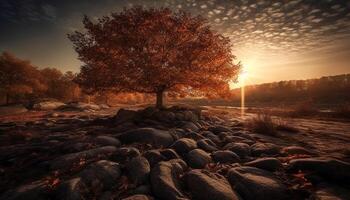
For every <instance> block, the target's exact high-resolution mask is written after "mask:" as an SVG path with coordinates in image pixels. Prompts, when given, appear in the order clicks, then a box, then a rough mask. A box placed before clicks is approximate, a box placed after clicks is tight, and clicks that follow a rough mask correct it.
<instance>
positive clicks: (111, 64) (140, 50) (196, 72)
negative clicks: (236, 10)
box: [68, 7, 240, 106]
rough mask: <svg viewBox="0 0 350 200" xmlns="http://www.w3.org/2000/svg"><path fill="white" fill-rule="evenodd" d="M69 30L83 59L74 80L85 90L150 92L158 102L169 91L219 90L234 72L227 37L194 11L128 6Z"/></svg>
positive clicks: (203, 92)
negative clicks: (174, 11)
mask: <svg viewBox="0 0 350 200" xmlns="http://www.w3.org/2000/svg"><path fill="white" fill-rule="evenodd" d="M83 24H84V27H85V29H86V31H85V32H78V31H76V32H75V33H73V34H69V36H68V37H69V38H70V40H71V41H72V42H73V44H74V47H75V50H76V51H77V52H78V54H79V59H80V60H81V61H83V62H84V63H85V65H84V66H82V67H81V72H80V74H79V75H78V77H77V79H76V80H77V82H78V83H79V84H80V85H81V86H82V87H83V88H85V90H87V91H102V90H113V91H117V92H141V93H156V94H157V106H162V97H163V93H164V92H168V93H169V94H170V95H194V96H217V95H219V96H223V95H225V94H226V93H227V91H228V90H229V82H230V81H233V80H235V79H236V78H237V74H238V71H239V68H240V66H239V65H238V64H235V63H234V59H235V56H234V55H233V54H232V52H231V51H232V49H231V48H232V46H231V43H230V40H229V39H228V38H227V37H224V36H222V35H221V34H219V33H217V32H215V31H214V30H212V29H211V27H210V26H209V25H208V23H207V21H206V20H205V19H203V18H201V17H200V16H196V17H193V16H191V15H190V14H188V13H185V12H178V13H173V12H172V11H171V10H170V9H167V8H160V9H148V10H145V9H143V8H141V7H134V8H130V9H124V10H123V11H122V12H120V13H112V14H111V15H110V16H105V17H102V18H100V19H98V21H97V22H93V21H92V20H90V19H89V18H88V17H85V18H84V20H83Z"/></svg>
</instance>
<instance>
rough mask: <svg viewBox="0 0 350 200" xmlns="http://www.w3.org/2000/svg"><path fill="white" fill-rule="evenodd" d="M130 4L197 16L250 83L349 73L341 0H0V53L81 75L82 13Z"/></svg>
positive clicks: (348, 32) (349, 39)
mask: <svg viewBox="0 0 350 200" xmlns="http://www.w3.org/2000/svg"><path fill="white" fill-rule="evenodd" d="M134 5H142V6H144V7H147V8H150V7H161V6H164V7H169V8H171V9H172V10H173V11H179V10H184V11H186V12H189V13H191V14H192V15H198V14H199V15H202V16H203V17H204V18H206V19H207V20H208V22H209V24H210V25H211V26H212V29H213V30H217V31H218V32H220V33H222V34H223V35H224V36H227V37H229V38H230V39H231V42H232V44H233V49H232V52H233V54H234V55H236V57H237V59H236V62H239V61H241V62H242V65H243V67H244V70H245V71H246V73H247V75H246V76H247V79H246V80H247V81H246V83H245V84H248V85H249V84H261V83H268V82H275V81H281V80H294V79H310V78H315V77H320V76H331V75H336V74H345V73H350V67H349V66H348V63H350V57H349V56H347V55H349V54H350V45H349V44H350V2H347V1H345V0H343V1H333V0H327V1H326V0H323V1H316V0H312V1H308V2H302V1H300V0H292V1H289V2H288V3H284V2H283V1H273V2H271V1H267V0H263V1H240V0H237V1H220V2H216V1H212V0H207V1H199V0H189V1H182V0H173V1H170V0H168V1H150V0H148V1H138V0H132V1H118V2H114V1H109V0H105V1H100V2H97V1H96V2H95V1H89V2H87V1H74V2H69V1H50V2H49V3H48V2H43V1H36V0H30V1H26V2H21V1H17V0H16V1H9V0H5V1H1V3H0V10H1V14H0V23H1V24H3V25H4V26H6V27H7V28H6V29H5V30H3V32H2V34H1V37H0V51H9V52H11V53H13V54H15V55H16V56H18V57H19V58H22V59H26V60H30V61H31V62H32V64H33V65H35V66H38V67H39V68H44V67H53V68H57V69H60V70H61V71H73V72H79V68H80V66H81V65H82V63H81V62H80V61H79V60H78V56H77V54H76V52H75V51H74V50H73V46H72V43H71V42H70V41H69V40H68V38H67V36H66V35H67V34H68V33H72V32H73V31H74V30H82V17H83V15H84V14H86V15H88V16H89V17H91V18H92V19H94V20H96V19H97V18H100V17H102V16H106V15H109V14H110V13H111V12H119V11H121V10H122V9H123V8H124V7H126V8H128V7H132V6H134ZM285 72H287V73H285ZM234 85H235V84H234Z"/></svg>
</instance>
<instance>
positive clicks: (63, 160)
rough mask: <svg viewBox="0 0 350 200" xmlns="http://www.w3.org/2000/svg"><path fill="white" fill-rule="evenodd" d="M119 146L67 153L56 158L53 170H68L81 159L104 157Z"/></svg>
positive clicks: (53, 162) (52, 166)
mask: <svg viewBox="0 0 350 200" xmlns="http://www.w3.org/2000/svg"><path fill="white" fill-rule="evenodd" d="M116 151H117V148H116V147H114V146H104V147H99V148H95V149H89V150H86V151H81V152H78V153H71V154H66V155H63V156H61V157H58V158H56V159H55V160H53V161H52V162H51V169H52V170H67V169H70V168H71V167H72V166H73V165H74V164H77V163H79V162H80V160H81V159H84V160H89V159H92V158H96V157H99V158H103V157H105V158H106V157H108V156H109V155H111V154H113V153H115V152H116Z"/></svg>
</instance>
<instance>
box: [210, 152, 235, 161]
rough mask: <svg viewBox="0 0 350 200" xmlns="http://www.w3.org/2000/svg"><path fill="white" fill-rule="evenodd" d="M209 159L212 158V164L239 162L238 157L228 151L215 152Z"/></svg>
mask: <svg viewBox="0 0 350 200" xmlns="http://www.w3.org/2000/svg"><path fill="white" fill-rule="evenodd" d="M211 157H212V158H213V160H214V162H219V163H236V162H240V158H239V156H238V155H237V154H235V153H233V152H232V151H229V150H224V151H215V152H214V153H212V154H211Z"/></svg>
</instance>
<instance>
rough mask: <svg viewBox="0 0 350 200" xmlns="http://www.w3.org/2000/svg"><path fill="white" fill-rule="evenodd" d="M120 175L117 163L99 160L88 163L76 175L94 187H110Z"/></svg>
mask: <svg viewBox="0 0 350 200" xmlns="http://www.w3.org/2000/svg"><path fill="white" fill-rule="evenodd" d="M120 175H121V170H120V166H119V164H118V163H115V162H112V161H108V160H100V161H97V162H95V163H92V164H90V165H89V166H88V167H87V168H85V169H84V170H83V171H81V172H80V173H79V175H78V176H79V177H80V178H81V180H82V181H83V182H84V183H85V185H87V186H90V187H94V188H95V189H96V188H100V189H111V188H112V187H114V186H115V185H116V184H117V179H118V178H119V177H120Z"/></svg>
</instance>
